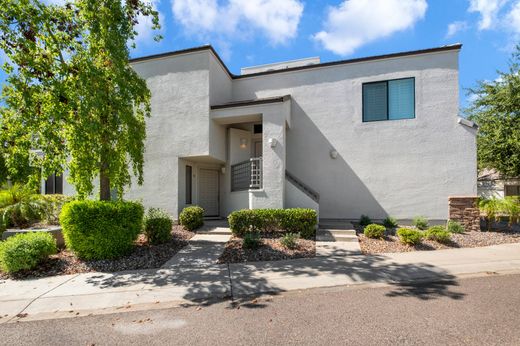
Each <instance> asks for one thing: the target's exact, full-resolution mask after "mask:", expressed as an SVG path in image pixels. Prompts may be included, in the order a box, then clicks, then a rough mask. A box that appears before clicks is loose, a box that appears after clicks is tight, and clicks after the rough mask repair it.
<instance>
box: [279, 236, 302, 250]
mask: <svg viewBox="0 0 520 346" xmlns="http://www.w3.org/2000/svg"><path fill="white" fill-rule="evenodd" d="M299 238H300V235H299V234H298V233H285V234H284V236H283V237H282V239H280V244H282V246H283V247H285V248H287V249H291V250H292V249H296V248H297V247H298V239H299Z"/></svg>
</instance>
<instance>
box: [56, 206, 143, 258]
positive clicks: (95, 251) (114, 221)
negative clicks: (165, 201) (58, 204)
mask: <svg viewBox="0 0 520 346" xmlns="http://www.w3.org/2000/svg"><path fill="white" fill-rule="evenodd" d="M143 214H144V208H143V206H142V205H141V204H140V203H137V202H123V201H117V202H115V201H90V200H86V201H72V202H69V203H66V204H65V205H64V206H63V209H62V210H61V214H60V223H61V226H62V228H63V238H64V239H65V244H66V245H67V248H69V249H71V250H72V251H74V253H76V254H77V255H78V256H79V257H81V258H84V259H87V260H98V259H112V258H117V257H121V256H123V255H126V254H127V253H128V252H130V251H131V250H132V248H133V246H134V242H135V241H136V239H137V237H138V236H139V233H141V230H142V228H143Z"/></svg>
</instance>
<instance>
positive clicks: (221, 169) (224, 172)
mask: <svg viewBox="0 0 520 346" xmlns="http://www.w3.org/2000/svg"><path fill="white" fill-rule="evenodd" d="M220 171H221V172H222V174H226V167H225V166H222V167H221V168H220Z"/></svg>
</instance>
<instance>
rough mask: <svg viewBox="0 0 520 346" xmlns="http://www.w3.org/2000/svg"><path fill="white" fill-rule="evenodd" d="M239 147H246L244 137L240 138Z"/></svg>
mask: <svg viewBox="0 0 520 346" xmlns="http://www.w3.org/2000/svg"><path fill="white" fill-rule="evenodd" d="M240 148H242V149H245V148H247V139H246V138H240Z"/></svg>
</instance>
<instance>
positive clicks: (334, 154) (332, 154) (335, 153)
mask: <svg viewBox="0 0 520 346" xmlns="http://www.w3.org/2000/svg"><path fill="white" fill-rule="evenodd" d="M330 157H331V158H332V159H336V158H337V157H338V152H337V151H336V150H334V149H332V150H331V151H330Z"/></svg>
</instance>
